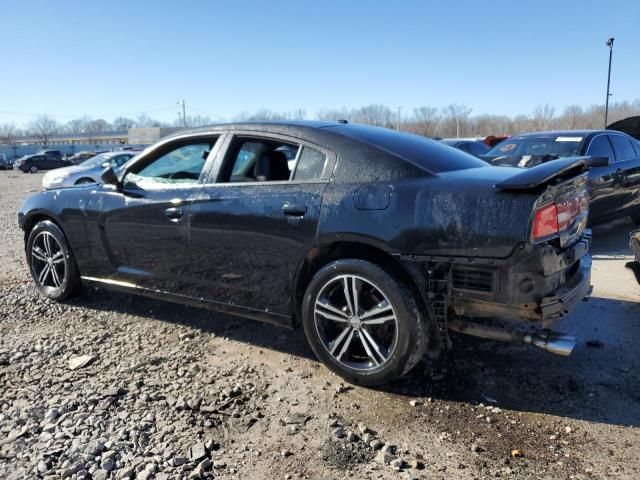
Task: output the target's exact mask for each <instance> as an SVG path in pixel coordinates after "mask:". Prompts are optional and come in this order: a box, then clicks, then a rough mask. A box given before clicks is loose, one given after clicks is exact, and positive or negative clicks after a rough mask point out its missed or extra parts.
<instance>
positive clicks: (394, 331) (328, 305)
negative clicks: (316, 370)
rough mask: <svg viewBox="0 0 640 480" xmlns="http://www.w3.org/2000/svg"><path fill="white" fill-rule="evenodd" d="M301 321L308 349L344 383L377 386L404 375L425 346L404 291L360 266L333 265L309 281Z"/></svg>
mask: <svg viewBox="0 0 640 480" xmlns="http://www.w3.org/2000/svg"><path fill="white" fill-rule="evenodd" d="M302 321H303V325H304V330H305V334H306V336H307V340H308V341H309V344H310V346H311V348H312V350H313V351H314V353H315V354H316V356H317V357H318V358H319V359H320V360H322V361H323V362H324V363H325V364H326V365H327V367H329V368H330V369H331V370H332V371H334V372H335V373H336V374H338V375H340V376H341V377H343V378H345V379H346V380H348V381H350V382H353V383H358V384H362V385H380V384H384V383H389V382H392V381H395V380H397V379H399V378H400V377H402V376H403V375H405V374H406V373H408V372H409V371H410V370H411V369H412V368H413V367H414V366H415V365H416V364H417V363H418V362H419V361H420V359H421V357H422V354H423V352H424V348H425V346H426V344H427V331H428V330H427V325H426V319H425V318H424V316H423V314H422V312H421V311H420V309H419V308H418V306H417V302H416V299H415V298H414V295H413V293H412V292H411V291H410V289H409V288H408V287H407V286H406V285H404V284H403V283H402V282H401V281H399V280H398V279H397V278H395V277H394V276H393V275H392V274H391V273H389V272H387V271H386V270H384V269H382V268H381V267H379V266H378V265H375V264H373V263H371V262H368V261H364V260H355V259H345V260H337V261H334V262H332V263H330V264H329V265H327V266H325V267H324V268H322V269H321V270H320V271H319V272H318V273H317V274H316V275H315V276H314V277H313V279H312V280H311V283H310V284H309V286H308V288H307V291H306V293H305V296H304V302H303V308H302Z"/></svg>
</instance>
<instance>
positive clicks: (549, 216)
mask: <svg viewBox="0 0 640 480" xmlns="http://www.w3.org/2000/svg"><path fill="white" fill-rule="evenodd" d="M554 233H558V209H557V208H556V205H555V203H552V204H551V205H547V206H546V207H542V208H539V209H538V210H536V214H535V215H534V217H533V239H534V240H539V239H541V238H544V237H548V236H549V235H553V234H554Z"/></svg>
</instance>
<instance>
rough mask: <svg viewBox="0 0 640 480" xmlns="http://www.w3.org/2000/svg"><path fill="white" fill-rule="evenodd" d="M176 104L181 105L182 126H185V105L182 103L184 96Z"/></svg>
mask: <svg viewBox="0 0 640 480" xmlns="http://www.w3.org/2000/svg"><path fill="white" fill-rule="evenodd" d="M176 103H177V104H178V105H182V126H183V127H184V128H187V107H186V106H185V103H184V98H183V99H182V100H178V101H177V102H176Z"/></svg>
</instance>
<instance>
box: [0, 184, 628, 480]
mask: <svg viewBox="0 0 640 480" xmlns="http://www.w3.org/2000/svg"><path fill="white" fill-rule="evenodd" d="M41 178H42V175H41V174H36V175H24V174H22V173H19V172H11V171H10V172H0V205H2V206H3V208H2V210H0V258H1V259H2V270H1V271H0V478H6V479H22V478H51V479H53V478H56V479H58V478H72V479H73V478H75V479H82V478H84V479H88V478H93V479H105V478H115V479H125V478H129V479H134V478H136V479H150V478H156V479H169V478H174V479H179V478H233V479H248V478H249V479H287V478H292V479H297V478H309V479H317V480H319V479H337V478H345V477H350V478H358V479H359V478H375V479H396V478H400V479H414V478H423V479H476V478H496V477H504V478H531V479H564V478H567V479H581V478H585V479H586V478H629V479H632V478H634V479H637V478H640V441H639V440H640V439H639V426H640V382H639V381H638V380H639V373H638V372H639V371H640V368H639V367H640V356H638V354H637V346H636V339H638V338H640V303H638V302H640V285H638V282H637V280H636V277H635V276H634V273H633V271H632V270H631V269H630V268H627V266H626V265H627V263H628V262H630V260H631V257H630V256H629V252H628V250H627V235H628V232H629V230H630V229H631V228H632V225H631V224H630V223H628V222H624V221H623V222H618V223H616V224H614V225H609V226H605V227H601V228H598V229H596V230H595V231H594V238H595V240H594V253H595V261H594V268H593V284H594V287H595V289H594V293H593V297H592V298H591V300H590V301H589V302H584V303H582V304H581V305H580V306H579V307H578V308H577V309H576V311H574V312H573V313H572V314H571V315H570V316H569V317H568V318H567V319H566V320H564V322H563V323H564V325H563V326H562V327H561V329H563V330H564V331H566V332H569V333H573V334H575V335H577V336H578V338H579V344H578V346H577V347H576V350H575V352H574V354H573V355H572V356H571V357H570V358H567V359H564V358H558V357H554V356H551V355H549V354H546V353H544V352H541V351H537V350H535V349H532V348H527V347H517V346H511V345H503V344H498V343H493V342H486V341H480V340H476V339H471V338H463V337H455V338H454V343H455V345H456V348H457V351H458V352H459V354H458V356H457V370H458V371H457V375H456V377H455V378H452V379H450V380H449V381H446V382H440V383H436V384H431V383H430V382H429V381H428V376H427V375H426V374H425V373H424V372H425V366H424V365H420V366H419V367H418V368H417V369H416V370H415V372H414V373H412V374H411V375H410V376H409V377H408V378H406V379H404V380H403V381H401V382H399V383H397V384H395V385H392V386H390V387H387V388H384V389H364V388H358V387H352V386H349V385H345V384H344V383H343V382H342V381H341V380H340V379H339V378H338V377H336V376H334V375H332V374H330V373H329V372H328V371H327V370H326V369H325V368H324V367H323V366H322V365H320V364H319V363H318V362H317V361H316V360H315V359H314V358H313V356H312V354H311V352H310V350H309V348H308V347H307V346H306V343H305V340H304V337H303V335H302V332H300V331H293V332H290V331H286V330H283V329H278V328H275V327H272V326H269V325H263V324H260V323H255V322H251V321H248V320H238V319H234V318H230V317H225V316H223V315H219V314H214V313H211V312H208V311H204V310H199V309H194V308H186V307H182V306H177V305H172V304H162V303H159V302H154V301H151V300H147V299H142V298H137V297H133V296H129V295H123V294H117V293H110V292H105V291H101V290H88V291H86V292H85V293H84V295H83V296H82V297H79V298H77V299H74V300H73V301H70V302H68V303H65V304H62V305H59V304H55V303H52V302H49V301H47V300H44V299H42V298H41V297H39V296H38V295H37V293H36V291H35V289H34V288H33V287H32V285H31V283H30V281H29V276H28V272H27V269H26V268H25V261H24V254H23V239H22V233H21V231H20V230H19V229H18V226H17V217H16V212H17V209H18V208H19V206H20V203H21V201H22V199H23V198H24V197H26V196H27V195H28V194H29V193H31V192H33V191H35V190H36V189H37V188H38V187H39V184H40V181H41Z"/></svg>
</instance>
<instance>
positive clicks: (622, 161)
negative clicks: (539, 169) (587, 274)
mask: <svg viewBox="0 0 640 480" xmlns="http://www.w3.org/2000/svg"><path fill="white" fill-rule="evenodd" d="M565 157H592V158H591V159H589V160H588V162H589V196H590V206H589V222H590V223H591V224H597V223H603V222H605V221H608V220H612V219H614V218H619V217H624V216H631V217H632V218H633V220H634V221H636V222H640V143H638V142H637V141H636V140H635V139H633V138H632V137H630V136H629V135H627V134H625V133H622V132H618V131H612V130H569V131H557V132H534V133H525V134H521V135H515V136H513V137H511V138H509V139H507V140H505V141H503V142H502V143H500V144H498V145H497V146H495V147H494V148H492V149H491V150H490V151H488V152H487V153H486V154H485V155H483V157H482V158H483V159H485V160H487V161H489V162H490V163H491V164H493V165H498V166H509V167H522V168H529V167H533V166H536V165H540V164H542V163H546V162H550V161H553V160H557V159H559V158H565Z"/></svg>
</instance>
